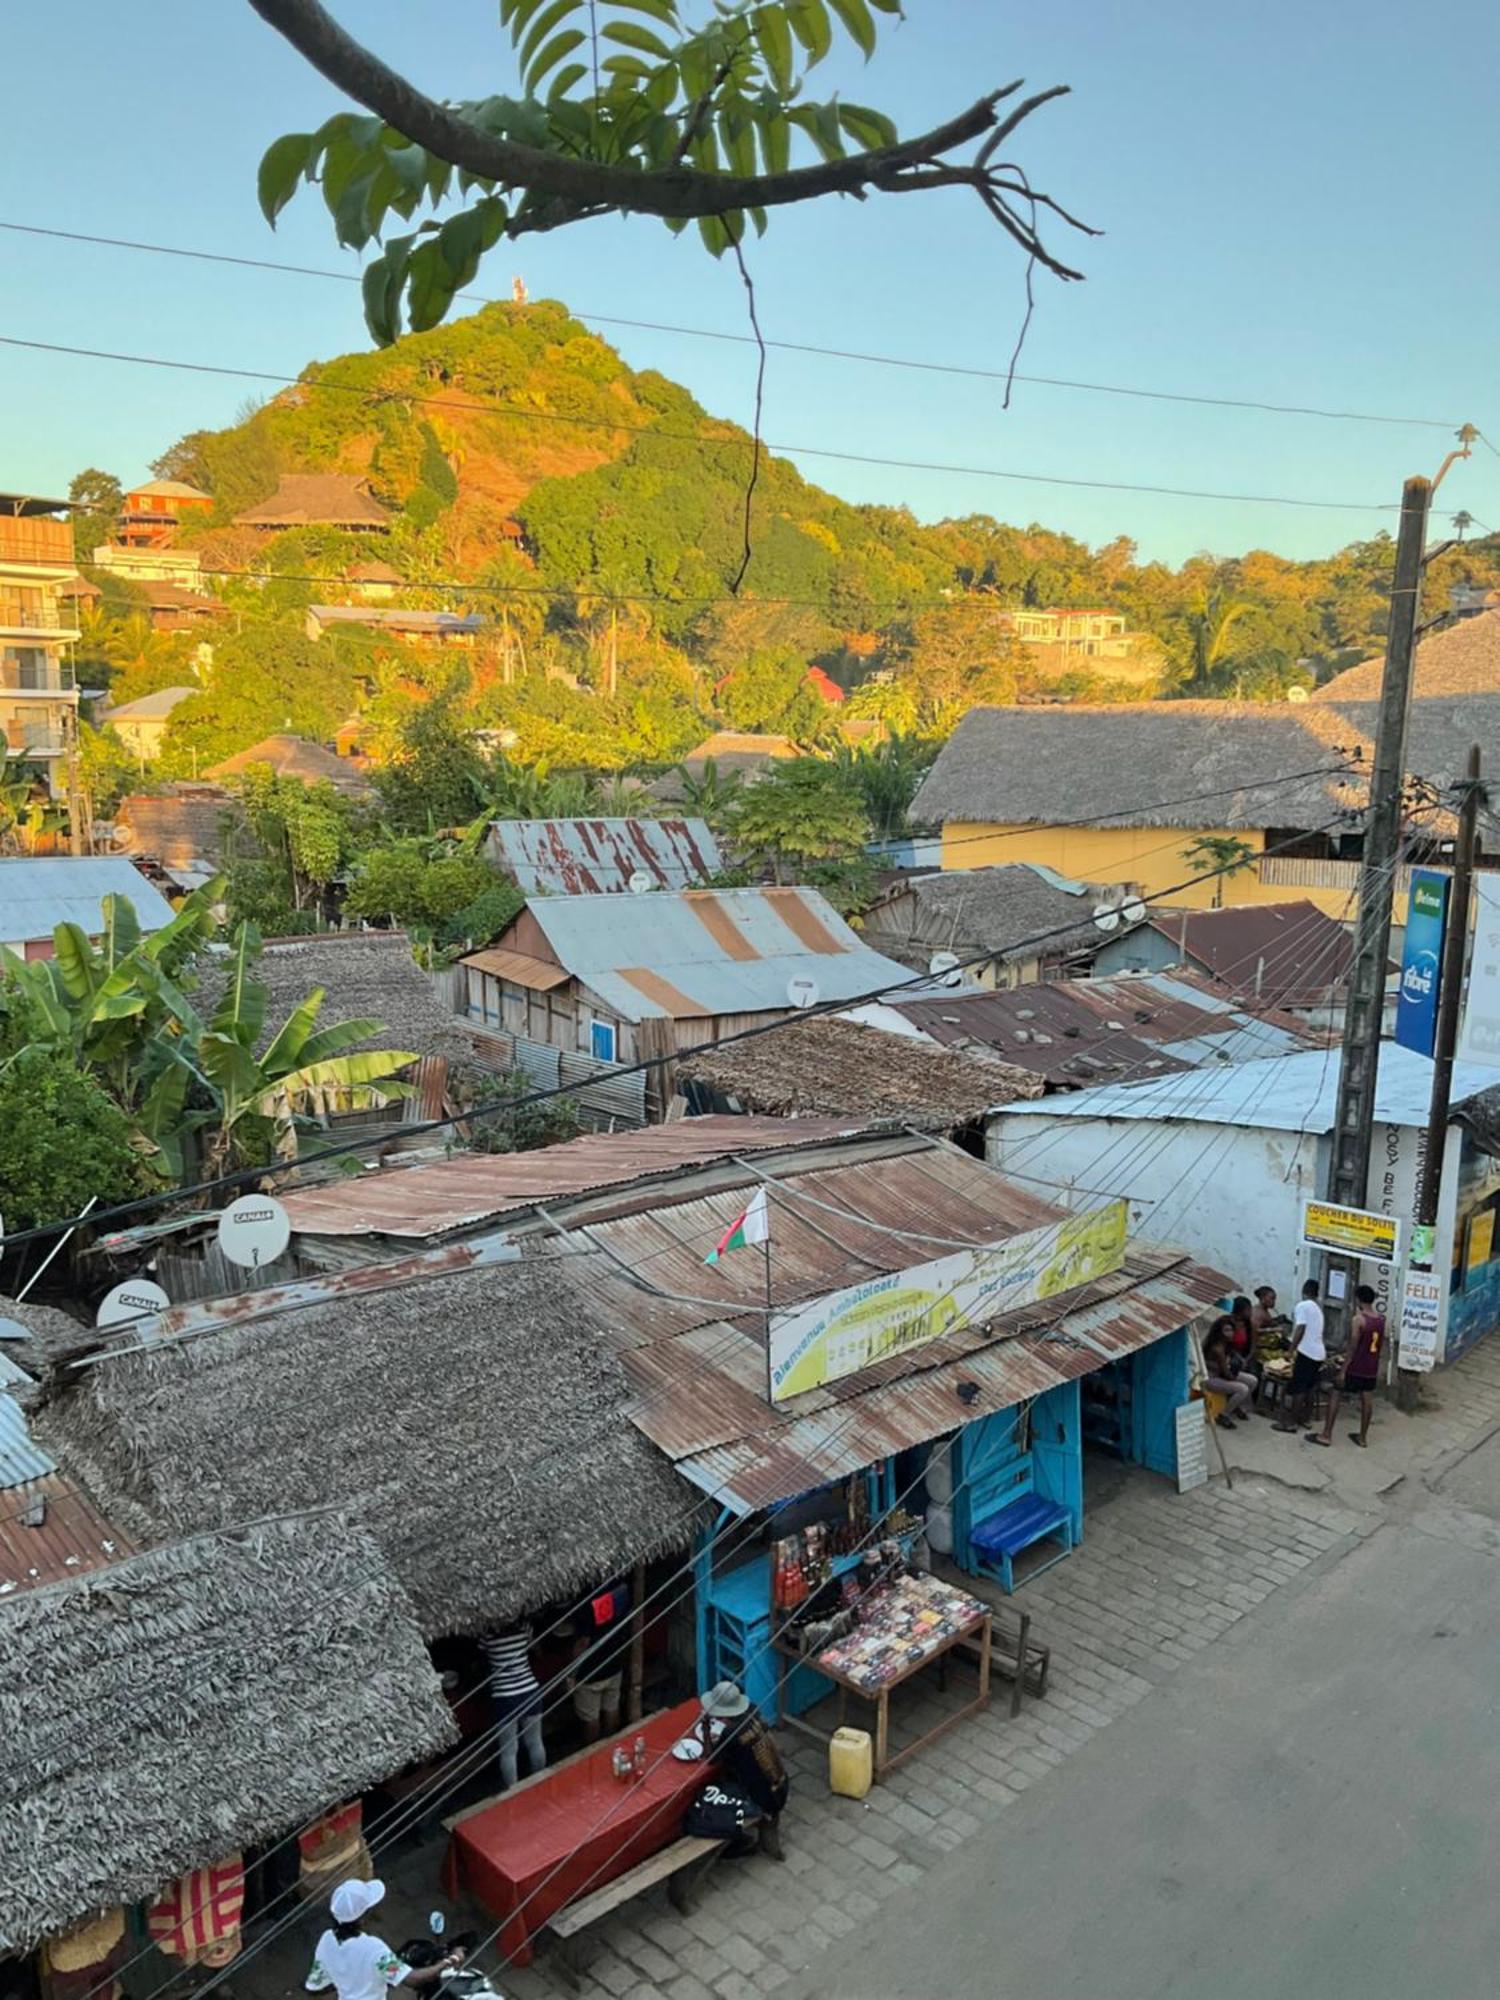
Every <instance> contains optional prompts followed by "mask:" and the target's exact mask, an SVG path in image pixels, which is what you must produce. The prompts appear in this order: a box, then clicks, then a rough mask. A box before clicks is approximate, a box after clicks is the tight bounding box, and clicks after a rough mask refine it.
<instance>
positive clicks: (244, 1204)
mask: <svg viewBox="0 0 1500 2000" xmlns="http://www.w3.org/2000/svg"><path fill="white" fill-rule="evenodd" d="M291 1240H292V1224H291V1218H290V1217H289V1216H288V1215H287V1212H286V1210H285V1209H284V1208H283V1207H282V1205H281V1203H280V1202H279V1201H277V1200H276V1198H275V1196H274V1195H269V1194H242V1195H241V1196H240V1198H239V1200H238V1201H232V1202H231V1203H230V1204H229V1206H228V1208H226V1209H225V1210H224V1212H223V1214H222V1215H221V1216H220V1217H219V1248H220V1249H221V1250H222V1251H223V1252H224V1255H225V1256H226V1257H227V1258H228V1259H229V1261H230V1263H231V1264H242V1265H243V1266H244V1267H245V1268H246V1270H251V1271H253V1270H255V1269H256V1268H257V1267H258V1266H259V1265H261V1264H270V1263H273V1262H274V1261H275V1259H276V1258H278V1257H279V1256H280V1255H281V1253H282V1251H283V1250H285V1248H286V1246H287V1244H288V1243H290V1242H291Z"/></svg>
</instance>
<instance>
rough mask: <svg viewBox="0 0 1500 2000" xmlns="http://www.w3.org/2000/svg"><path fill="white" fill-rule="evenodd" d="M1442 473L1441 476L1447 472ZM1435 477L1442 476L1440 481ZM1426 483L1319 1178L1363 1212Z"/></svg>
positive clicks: (1403, 562)
mask: <svg viewBox="0 0 1500 2000" xmlns="http://www.w3.org/2000/svg"><path fill="white" fill-rule="evenodd" d="M1446 469H1447V468H1446V466H1445V467H1444V470H1445V471H1446ZM1440 476H1441V475H1440ZM1434 483H1435V482H1434V481H1432V480H1430V479H1422V478H1417V479H1408V480H1407V482H1406V484H1405V486H1404V487H1403V488H1402V491H1401V528H1400V533H1399V534H1398V535H1397V538H1396V574H1395V578H1394V580H1393V582H1392V585H1391V612H1390V620H1389V625H1388V628H1387V634H1386V642H1385V672H1384V675H1383V677H1382V679H1381V683H1380V716H1379V720H1378V722H1377V724H1376V730H1375V758H1374V763H1373V766H1372V769H1371V772H1370V803H1369V808H1368V810H1367V812H1366V814H1365V847H1364V858H1363V861H1362V863H1361V867H1360V877H1359V910H1358V914H1357V915H1356V917H1355V922H1354V959H1353V962H1352V964H1351V965H1350V968H1349V997H1348V1000H1347V1002H1346V1004H1345V1008H1344V1038H1343V1048H1342V1052H1341V1055H1340V1058H1339V1085H1338V1098H1337V1102H1336V1108H1335V1111H1334V1124H1333V1146H1332V1154H1331V1158H1330V1162H1329V1172H1328V1199H1329V1200H1330V1201H1331V1202H1337V1203H1339V1204H1341V1205H1342V1206H1344V1207H1348V1208H1363V1207H1364V1206H1365V1204H1366V1201H1367V1199H1368V1192H1369V1179H1370V1141H1371V1135H1372V1133H1373V1131H1374V1125H1375V1086H1376V1078H1377V1074H1378V1070H1379V1064H1380V1028H1381V1017H1382V1014H1383V1012H1384V1008H1385V980H1386V967H1387V965H1388V963H1389V959H1390V946H1391V895H1392V889H1393V883H1394V877H1395V872H1396V863H1397V860H1398V857H1399V855H1400V851H1401V799H1402V788H1403V783H1404V780H1405V773H1406V717H1407V710H1408V708H1409V706H1410V702H1411V676H1412V661H1413V657H1414V655H1415V652H1416V632H1417V605H1418V601H1419V598H1420V594H1421V587H1422V549H1423V545H1424V543H1425V540H1426V535H1427V516H1428V512H1429V509H1430V508H1431V505H1432V490H1433V486H1434ZM1327 1268H1328V1272H1329V1275H1330V1278H1331V1276H1332V1274H1333V1273H1334V1272H1342V1274H1343V1296H1342V1298H1337V1299H1336V1298H1334V1297H1333V1296H1332V1292H1333V1286H1332V1284H1331V1283H1330V1284H1329V1285H1328V1288H1327V1289H1328V1293H1329V1299H1328V1303H1329V1304H1330V1305H1331V1306H1332V1308H1333V1312H1334V1327H1335V1330H1336V1340H1337V1344H1338V1345H1340V1346H1342V1345H1343V1338H1342V1336H1343V1332H1344V1330H1345V1329H1346V1328H1347V1324H1348V1319H1347V1314H1348V1308H1349V1306H1350V1304H1351V1302H1352V1299H1353V1293H1354V1287H1355V1285H1356V1283H1357V1282H1358V1274H1359V1262H1358V1259H1357V1258H1354V1257H1330V1258H1329V1259H1328V1266H1327Z"/></svg>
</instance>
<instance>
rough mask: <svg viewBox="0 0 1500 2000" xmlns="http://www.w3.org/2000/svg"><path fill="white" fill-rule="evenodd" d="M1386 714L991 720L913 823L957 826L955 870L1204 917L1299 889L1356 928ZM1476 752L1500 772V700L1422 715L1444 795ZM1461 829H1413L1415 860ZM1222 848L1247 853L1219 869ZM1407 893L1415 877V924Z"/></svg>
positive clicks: (1240, 710) (1418, 754) (982, 713)
mask: <svg viewBox="0 0 1500 2000" xmlns="http://www.w3.org/2000/svg"><path fill="white" fill-rule="evenodd" d="M1476 622H1481V623H1482V621H1476ZM1376 707H1377V704H1375V703H1373V702H1370V701H1363V700H1355V701H1342V702H1339V703H1337V704H1335V703H1333V702H1316V701H1308V702H1300V703H1298V702H1277V703H1271V702H1264V703H1262V702H1222V701H1167V702H1147V703H1129V704H1120V705H1118V706H1099V707H1054V708H976V709H972V710H971V711H970V712H969V714H968V715H966V716H965V717H964V719H963V721H962V722H961V723H960V724H959V726H958V728H957V729H956V730H955V731H954V733H953V735H952V736H951V737H950V738H949V740H948V742H947V743H946V744H945V745H944V746H943V749H942V750H941V752H940V753H939V755H938V758H937V761H936V762H935V763H934V765H933V767H932V769H931V770H930V771H929V772H928V774H927V777H926V778H925V779H924V780H923V782H922V785H921V787H920V789H919V790H918V792H917V795H916V798H915V799H914V801H913V803H912V807H911V817H912V819H913V821H914V822H918V823H921V822H936V823H938V824H939V825H941V827H942V831H943V865H944V867H945V868H974V867H976V866H978V865H979V864H981V863H985V862H990V861H1029V862H1039V863H1041V864H1043V865H1044V866H1046V867H1049V868H1053V869H1056V870H1057V871H1059V872H1060V873H1061V874H1064V875H1068V876H1071V877H1073V878H1074V879H1075V880H1078V881H1086V882H1099V883H1115V884H1118V885H1121V886H1122V887H1123V886H1128V887H1132V888H1134V889H1135V890H1137V891H1138V892H1139V893H1141V894H1144V895H1148V896H1152V897H1159V898H1162V899H1164V900H1170V901H1172V902H1174V903H1180V904H1185V905H1189V906H1192V907H1196V908H1200V909H1207V908H1210V907H1213V906H1214V905H1215V904H1216V903H1218V902H1223V903H1224V904H1241V903H1280V902H1284V901H1286V899H1287V897H1288V894H1289V893H1290V894H1292V895H1297V896H1306V897H1308V898H1309V899H1310V900H1311V901H1313V902H1315V903H1317V905H1318V907H1319V908H1320V909H1322V910H1323V911H1324V912H1325V913H1326V914H1327V915H1329V916H1334V917H1343V916H1347V915H1348V914H1349V913H1350V911H1351V910H1352V908H1353V902H1352V898H1353V894H1354V892H1355V890H1356V888H1357V885H1358V878H1359V853H1360V847H1361V835H1360V833H1359V831H1358V819H1357V813H1358V811H1359V810H1360V809H1362V807H1363V804H1364V801H1365V796H1366V789H1367V784H1368V773H1369V770H1370V767H1371V760H1372V756H1373V747H1374V746H1373V731H1374V729H1375V725H1376ZM1475 741H1478V742H1479V743H1480V745H1481V748H1482V749H1483V750H1484V753H1485V757H1486V764H1487V766H1488V763H1489V761H1491V760H1494V761H1495V762H1496V763H1497V764H1500V693H1495V694H1482V695H1476V696H1471V697H1468V698H1459V697H1454V696H1438V697H1431V698H1425V699H1424V698H1421V697H1420V696H1419V698H1418V699H1416V700H1414V701H1413V702H1412V705H1411V714H1410V724H1409V731H1408V754H1407V763H1408V767H1409V769H1410V770H1411V772H1413V773H1414V774H1416V773H1420V774H1421V776H1422V777H1423V778H1424V779H1425V780H1427V781H1428V783H1430V784H1432V785H1436V786H1438V787H1444V786H1447V785H1449V784H1450V783H1451V782H1452V781H1454V780H1455V779H1457V778H1458V777H1460V776H1461V775H1462V773H1463V771H1464V769H1465V765H1466V760H1467V756H1468V748H1469V745H1470V744H1471V743H1473V742H1475ZM1450 827H1451V818H1450V817H1448V816H1446V815H1444V814H1442V813H1438V814H1435V815H1429V816H1427V817H1424V818H1423V819H1422V820H1420V821H1416V822H1413V823H1412V825H1411V826H1410V828H1409V829H1408V832H1409V836H1410V837H1409V841H1408V851H1409V855H1410V858H1411V859H1412V860H1414V861H1418V862H1420V861H1422V860H1424V859H1425V858H1427V856H1428V855H1432V856H1434V857H1435V856H1436V852H1437V842H1438V840H1439V839H1440V837H1441V836H1442V834H1443V833H1444V832H1446V831H1447V830H1448V829H1449V828H1450ZM1205 841H1208V842H1232V843H1235V844H1236V845H1235V846H1234V847H1233V848H1230V849H1227V850H1226V849H1222V848H1221V849H1220V850H1219V855H1220V858H1219V859H1218V860H1216V859H1215V856H1214V851H1213V850H1212V849H1211V848H1205V847H1204V846H1203V845H1201V843H1203V842H1205ZM1241 850H1244V853H1243V865H1239V861H1240V851H1241ZM1226 861H1227V862H1231V863H1234V864H1235V865H1233V866H1230V867H1226ZM1215 870H1218V871H1220V872H1214V871H1215ZM1200 878H1202V879H1200ZM1408 881H1409V870H1408V869H1407V868H1406V867H1403V868H1402V869H1400V870H1399V871H1398V873H1397V876H1396V881H1395V893H1396V904H1397V922H1398V923H1399V922H1402V921H1404V913H1405V897H1406V889H1407V884H1408Z"/></svg>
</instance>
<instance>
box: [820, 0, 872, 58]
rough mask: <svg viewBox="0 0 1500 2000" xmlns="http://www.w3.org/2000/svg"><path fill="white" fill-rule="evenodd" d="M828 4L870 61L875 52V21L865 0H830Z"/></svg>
mask: <svg viewBox="0 0 1500 2000" xmlns="http://www.w3.org/2000/svg"><path fill="white" fill-rule="evenodd" d="M828 4H829V6H830V7H832V9H833V11H834V13H835V14H837V15H838V17H839V19H840V20H841V21H842V22H843V24H844V28H845V30H846V32H847V33H848V34H849V35H851V36H852V37H853V39H854V41H855V42H856V43H857V44H858V46H859V49H860V52H861V54H862V55H863V56H864V58H865V60H866V61H867V62H868V61H869V59H870V57H871V56H872V55H874V53H875V23H874V22H873V21H872V20H871V19H870V10H869V8H868V7H867V6H866V5H865V0H828Z"/></svg>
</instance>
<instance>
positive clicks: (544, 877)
mask: <svg viewBox="0 0 1500 2000" xmlns="http://www.w3.org/2000/svg"><path fill="white" fill-rule="evenodd" d="M488 848H489V855H490V859H491V860H492V861H493V862H494V864H495V866H496V867H497V868H499V869H501V870H502V871H503V872H504V873H505V874H507V875H509V876H510V877H511V878H512V879H513V880H514V882H515V884H516V886H517V888H519V889H520V890H521V891H522V892H523V893H524V894H525V895H527V896H593V895H618V894H620V893H621V892H622V891H624V890H627V889H628V888H629V886H630V878H631V876H632V875H636V874H645V875H649V876H650V878H651V880H652V882H653V884H654V885H655V886H656V888H658V889H693V888H697V887H698V886H699V885H700V884H701V883H704V882H706V881H707V880H708V879H709V877H710V876H711V875H717V874H718V872H719V869H720V867H721V866H722V863H721V861H720V858H719V846H718V842H717V841H716V840H715V839H714V837H713V835H712V833H710V832H709V829H708V822H707V821H706V820H701V819H502V820H496V821H495V823H494V824H493V825H492V826H491V828H490V832H489V841H488Z"/></svg>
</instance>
